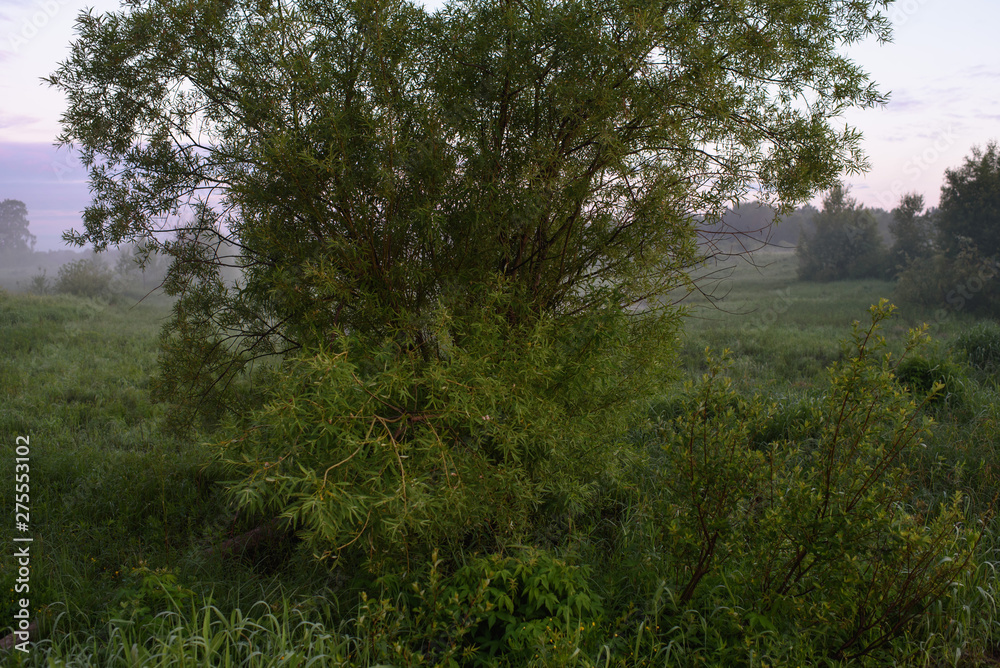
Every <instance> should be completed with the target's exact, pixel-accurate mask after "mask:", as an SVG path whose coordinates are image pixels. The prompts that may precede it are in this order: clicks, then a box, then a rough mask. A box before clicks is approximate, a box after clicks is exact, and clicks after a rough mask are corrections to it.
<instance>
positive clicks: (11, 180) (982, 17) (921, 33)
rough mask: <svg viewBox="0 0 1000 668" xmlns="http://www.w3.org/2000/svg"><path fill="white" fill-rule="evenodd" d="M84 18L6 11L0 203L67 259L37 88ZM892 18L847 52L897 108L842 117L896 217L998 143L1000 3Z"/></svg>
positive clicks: (65, 166)
mask: <svg viewBox="0 0 1000 668" xmlns="http://www.w3.org/2000/svg"><path fill="white" fill-rule="evenodd" d="M434 4H436V3H434ZM431 6H434V5H433V4H432V5H431ZM84 7H94V8H95V10H96V11H99V12H102V11H108V10H113V9H116V8H117V7H118V2H117V0H0V200H2V199H6V198H13V199H20V200H23V201H24V202H25V203H26V204H27V206H28V213H29V219H30V220H31V230H32V232H33V233H34V234H35V235H36V236H37V237H38V246H37V249H38V250H50V249H58V248H62V247H63V243H62V241H61V235H62V232H63V230H65V229H68V228H70V227H74V226H75V227H79V225H80V223H79V220H80V212H81V211H82V209H83V208H84V207H85V206H86V205H87V203H88V201H89V194H88V189H87V185H86V175H85V173H84V172H83V170H82V169H81V168H80V167H79V165H78V164H77V163H76V161H75V160H74V158H73V155H72V153H71V152H70V151H69V150H67V149H61V150H59V151H56V150H55V149H54V148H53V146H52V143H53V141H54V138H55V136H56V135H57V134H58V132H59V122H58V121H59V116H60V114H61V113H62V111H63V108H64V105H65V103H64V100H63V99H62V96H61V95H60V94H59V93H58V92H56V91H54V90H52V89H50V88H48V87H46V86H45V85H44V84H42V83H41V82H40V81H39V79H40V77H43V76H47V75H48V74H50V73H51V72H52V71H53V70H55V68H56V66H57V64H58V62H59V61H61V60H62V59H64V58H65V57H66V55H67V51H68V45H69V43H70V41H71V40H72V39H73V25H74V22H75V20H76V16H77V14H78V13H79V12H80V11H81V10H82V9H83V8H84ZM889 15H890V17H891V18H892V19H893V23H894V25H895V36H894V40H893V43H891V44H885V45H882V46H879V45H877V44H874V43H865V44H860V45H855V46H854V47H852V48H851V49H850V51H849V53H850V54H851V55H852V56H853V57H854V58H855V60H856V61H858V62H859V63H861V65H862V66H864V68H865V69H866V70H867V71H868V72H870V73H871V74H872V77H873V78H874V79H875V81H877V82H879V84H880V85H881V88H882V89H883V90H885V91H889V92H891V94H892V99H891V101H890V103H889V105H888V106H887V107H885V108H883V109H873V110H866V111H851V112H849V113H848V114H847V115H846V117H845V118H844V122H846V123H848V124H850V125H852V126H855V127H857V128H859V129H860V130H861V131H862V132H863V133H864V135H865V140H864V145H865V148H866V151H867V152H868V155H869V157H870V159H871V163H872V169H871V171H870V172H869V173H868V174H867V175H865V176H856V177H847V178H846V181H847V183H849V184H850V185H851V187H852V194H853V195H854V196H855V197H856V198H857V199H859V200H860V201H862V202H863V203H865V204H867V205H869V206H881V207H883V208H887V209H890V208H892V207H893V206H895V205H896V204H897V203H898V202H899V199H900V197H901V196H902V195H903V194H905V193H908V192H919V193H921V194H923V195H924V198H925V200H926V202H927V204H928V205H936V204H937V202H938V197H939V193H940V188H941V183H942V178H943V174H944V170H945V169H946V168H953V167H957V166H959V165H961V163H962V160H963V159H964V157H965V156H967V155H968V154H969V152H970V149H971V147H972V146H973V145H974V144H978V145H984V144H985V143H986V142H987V141H989V140H990V139H1000V58H998V55H1000V53H998V51H1000V50H998V48H997V42H996V37H995V32H996V29H997V27H998V26H1000V2H998V1H997V0H898V1H897V2H895V3H894V4H893V5H892V6H891V7H890V9H889Z"/></svg>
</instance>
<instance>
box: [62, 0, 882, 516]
mask: <svg viewBox="0 0 1000 668" xmlns="http://www.w3.org/2000/svg"><path fill="white" fill-rule="evenodd" d="M886 5H888V0H862V1H860V2H858V1H857V0H782V1H781V2H774V1H773V0H742V1H728V0H727V1H722V2H720V1H714V2H707V1H703V0H664V1H662V2H655V3H651V2H648V1H647V0H567V1H562V2H554V1H552V0H525V1H514V0H461V1H455V2H450V3H448V4H446V5H445V6H444V7H443V8H441V9H439V10H436V11H428V10H427V9H425V8H423V7H420V6H417V5H414V4H411V3H409V2H406V1H403V0H295V1H291V0H252V1H251V0H135V1H133V2H130V3H128V5H127V6H126V7H125V8H124V9H123V10H122V11H121V12H117V13H109V14H105V15H100V16H98V15H93V14H90V13H86V14H83V15H81V17H80V18H79V20H78V25H77V31H78V35H79V36H78V38H77V40H76V41H75V43H74V44H73V46H72V52H71V55H70V57H69V58H68V59H67V60H66V61H65V62H64V63H63V64H62V65H61V66H60V68H59V69H58V71H57V72H56V73H54V74H53V75H52V76H51V78H50V79H49V81H50V83H51V84H53V85H54V86H56V87H58V88H60V89H61V90H62V91H63V92H65V94H66V96H67V98H68V100H69V108H68V111H67V112H66V113H65V115H64V117H63V127H64V132H63V134H62V137H61V141H62V142H64V143H67V144H72V145H75V146H78V147H79V149H80V151H81V157H82V160H83V162H84V164H85V165H86V166H87V167H88V168H89V170H90V184H91V188H92V191H93V198H94V199H93V203H92V204H91V206H90V207H88V209H87V210H86V213H85V229H84V230H83V231H81V232H78V233H74V234H72V235H71V236H70V238H71V240H73V241H76V242H78V243H81V244H82V243H88V242H89V243H93V244H94V245H95V246H97V247H98V248H103V247H105V246H107V245H110V244H119V243H123V242H128V243H140V244H144V245H145V247H147V248H150V249H154V248H155V249H159V250H163V251H165V252H167V253H169V254H171V255H172V256H173V258H174V261H173V268H172V270H171V273H170V276H169V279H168V281H167V289H168V290H169V291H171V292H173V293H175V294H177V295H179V296H180V300H179V301H178V304H177V307H176V317H175V318H174V320H173V322H172V323H171V324H169V325H168V326H167V332H168V335H167V336H166V337H165V344H166V354H165V356H164V363H165V365H166V368H168V369H169V373H168V374H166V375H167V376H168V378H170V379H171V381H170V389H171V390H172V391H173V394H174V397H175V399H176V400H181V399H183V398H184V397H193V399H192V403H198V404H199V405H202V406H204V405H206V404H205V401H204V399H205V398H206V397H209V396H211V394H212V392H213V391H215V390H218V389H219V388H220V387H222V386H224V385H226V384H227V383H228V382H229V381H230V379H231V378H233V377H234V376H236V375H237V374H240V373H243V372H245V371H246V369H247V365H248V363H249V362H250V361H251V360H254V359H257V358H258V357H260V356H264V355H273V354H275V353H279V354H281V353H284V354H286V358H287V353H289V352H290V351H292V350H294V349H299V350H300V352H302V351H305V353H306V354H308V351H317V350H327V349H328V348H329V346H336V345H342V344H338V343H337V341H338V340H341V339H344V338H345V337H350V338H352V340H357V341H364V342H367V343H365V344H364V345H362V346H361V348H364V349H365V350H368V351H369V353H366V354H364V355H360V356H355V357H356V358H357V359H356V360H355V361H356V362H357V364H358V365H359V366H357V367H356V368H357V372H356V373H355V372H352V373H351V374H348V375H346V376H344V377H343V378H342V380H344V379H350V378H355V379H358V380H359V382H361V381H364V378H366V377H368V376H365V373H368V374H369V375H370V374H373V373H376V371H377V370H378V369H379V368H381V369H382V370H383V371H384V370H385V369H388V368H389V367H390V366H391V364H390V362H389V361H386V358H385V355H389V358H395V359H402V358H406V359H413V360H415V361H414V364H417V366H419V365H420V364H424V365H430V367H433V365H434V364H435V362H436V361H441V360H445V361H447V360H450V359H453V358H455V357H456V355H457V353H456V351H468V350H471V349H473V348H476V346H477V345H479V343H477V342H481V341H482V340H483V339H484V338H490V339H491V340H493V341H494V343H493V344H491V345H492V346H493V347H491V348H489V350H486V349H483V350H480V352H479V353H477V354H478V355H479V356H478V358H477V359H495V360H507V361H508V362H510V364H511V365H512V366H511V367H510V368H511V369H515V368H517V364H515V362H517V361H518V360H521V362H522V367H523V366H524V365H530V364H540V363H541V362H540V361H539V359H536V358H534V357H532V355H531V354H530V352H529V351H528V350H527V348H526V347H527V346H530V345H532V343H531V342H532V341H534V342H535V343H536V344H539V345H541V344H540V343H539V342H546V343H545V345H549V344H551V346H553V347H552V350H559V351H561V352H559V353H558V360H561V361H557V360H555V359H554V358H553V359H549V360H548V362H546V363H551V364H553V365H554V366H555V367H558V368H559V369H561V371H559V373H560V374H563V375H562V376H558V374H556V375H554V376H545V374H544V373H542V374H539V375H540V376H545V378H547V380H545V381H544V382H543V381H537V382H536V383H535V385H536V386H537V388H539V389H538V390H537V396H538V397H543V396H544V397H547V398H550V397H553V396H565V397H566V398H565V401H564V405H565V406H567V408H566V410H567V411H568V414H572V415H577V416H582V415H585V416H596V417H592V418H591V419H592V420H593V421H594V423H593V424H592V425H591V426H595V425H604V424H614V423H615V421H614V420H606V419H605V418H603V417H600V416H605V417H606V416H607V415H609V413H608V411H612V410H614V408H613V407H616V406H617V407H620V406H622V405H623V404H624V403H627V402H628V400H629V399H631V398H634V396H635V395H637V394H640V395H641V393H642V392H643V391H644V390H643V388H644V387H646V386H645V385H644V383H645V382H646V381H647V380H648V379H649V378H651V377H652V375H651V374H650V371H653V370H655V369H656V368H657V364H656V363H654V361H653V358H652V357H650V356H649V355H651V353H650V352H649V351H651V350H654V349H657V350H667V349H669V348H670V347H671V345H672V344H671V341H672V339H671V336H670V333H671V331H672V330H673V327H674V325H675V324H676V310H675V309H673V308H672V307H670V306H669V300H664V299H662V296H663V295H665V294H667V293H668V292H669V291H670V290H671V289H673V288H675V287H677V286H678V285H679V284H681V283H683V282H684V281H685V280H686V272H687V270H688V269H689V268H690V267H692V266H693V265H694V264H695V263H696V262H697V261H698V259H699V249H698V245H697V243H696V241H697V240H696V221H697V220H705V217H706V216H707V217H708V218H713V217H716V216H717V215H719V214H720V213H721V212H722V211H724V209H725V207H726V206H727V205H728V204H731V203H732V202H734V201H736V200H738V199H740V198H741V197H743V196H744V195H745V194H747V193H749V192H750V191H753V192H754V194H755V196H756V197H757V198H758V199H760V200H762V201H765V202H768V203H771V204H774V205H775V206H776V207H778V208H783V207H790V206H792V205H794V204H795V203H798V202H801V201H803V200H805V199H807V198H808V197H809V196H810V195H811V194H812V193H813V192H814V191H816V190H817V189H823V188H827V187H830V186H831V185H832V184H833V183H834V182H835V180H836V178H837V177H838V175H839V174H840V173H841V172H843V171H844V170H847V171H856V170H861V169H864V168H865V161H864V157H863V155H862V153H861V151H860V149H859V141H860V136H859V134H858V133H857V132H856V131H854V130H853V129H850V128H844V127H842V126H839V125H838V124H837V123H836V119H837V117H838V116H839V115H841V113H842V112H843V111H844V110H845V109H846V108H848V107H869V106H873V105H878V104H881V103H882V102H883V101H884V97H883V96H882V95H881V94H880V93H879V92H878V91H877V90H876V88H875V87H874V84H872V83H871V82H870V81H869V79H868V77H867V75H866V74H865V73H864V72H863V71H862V70H861V69H860V68H859V67H858V66H857V65H856V64H855V63H853V62H851V61H850V60H849V59H847V58H846V57H845V56H844V55H843V54H842V53H841V52H840V51H839V50H838V49H839V48H840V47H841V46H842V45H844V44H848V43H851V42H855V41H857V40H860V39H862V38H865V37H868V36H871V35H874V36H875V37H877V38H878V39H880V40H881V39H887V38H888V35H889V26H888V21H887V20H886V18H885V17H884V16H883V15H882V14H881V13H880V10H881V9H883V8H884V7H885V6H886ZM838 127H839V129H838ZM227 265H232V266H235V267H238V268H239V270H240V272H239V276H238V278H237V279H236V280H228V281H227V280H225V279H224V277H223V273H222V270H223V269H224V268H225V267H226V266H227ZM612 321H613V322H612ZM484 323H486V324H484ZM612 324H614V326H613V327H612V326H611V325H612ZM611 331H613V332H614V334H608V335H601V336H598V335H597V333H598V332H611ZM540 332H546V334H545V336H542V335H541V334H540ZM487 333H488V336H487ZM539 337H541V338H539ZM595 337H597V338H598V339H600V340H599V341H596V340H595ZM601 337H603V338H601ZM543 339H544V341H543ZM389 342H391V344H390V343H389ZM366 346H367V347H366ZM386 346H389V347H388V348H386ZM542 347H544V346H542ZM353 349H354V350H357V349H358V348H357V346H355V348H353ZM386 350H390V351H391V352H390V353H386V352H385V351H386ZM490 351H492V352H490ZM511 351H520V352H517V353H516V354H515V353H512V352H511ZM508 354H512V355H514V357H510V358H508V357H505V355H508ZM491 356H492V357H491ZM644 356H645V357H644ZM334 358H337V357H336V355H334ZM331 359H332V358H331ZM337 359H340V358H337ZM376 359H378V360H381V361H380V362H378V363H375V362H373V360H376ZM331 363H332V362H331ZM504 363H506V362H504ZM366 365H367V366H366ZM379 365H381V367H380V366H379ZM500 366H502V364H501V362H500V361H497V368H499V367H500ZM430 367H428V368H430ZM570 368H577V369H578V374H577V376H574V377H577V378H578V379H582V378H584V377H585V376H586V375H587V374H589V375H590V377H592V379H591V380H589V381H587V382H589V383H590V385H587V384H586V383H583V385H579V386H574V385H573V384H572V383H569V382H568V381H567V380H566V378H565V374H568V373H569V371H568V369H570ZM592 369H619V370H622V371H620V373H617V374H613V375H615V378H617V380H616V381H613V380H611V379H609V378H607V377H604V378H603V379H599V378H596V377H595V376H596V374H597V371H591V370H592ZM366 370H367V371H366ZM522 371H523V372H524V379H523V383H522V384H520V385H519V384H518V383H517V382H515V381H511V382H510V383H508V384H507V385H505V387H507V390H506V391H508V392H509V391H512V387H517V388H518V389H517V391H521V389H522V388H523V387H524V385H525V384H527V385H529V386H530V385H531V383H532V381H530V378H531V377H533V376H532V372H530V370H529V371H524V369H521V371H517V372H516V373H521V372H522ZM421 373H424V376H426V375H427V373H429V372H426V369H425V371H424V372H421ZM483 373H486V374H488V373H489V372H488V371H483ZM511 373H512V374H515V375H516V373H515V371H511ZM553 373H554V372H553ZM574 373H576V372H574ZM418 375H419V374H418ZM556 376H558V377H556ZM415 377H416V376H414V378H415ZM478 377H480V378H481V377H483V376H478ZM411 380H412V379H411ZM581 382H583V381H581ZM570 386H573V387H576V388H577V389H576V390H573V391H570V390H568V389H566V388H568V387H570ZM585 387H586V388H589V389H582V388H585ZM213 388H214V389H213ZM503 391H505V390H503V388H502V387H499V386H498V387H496V388H494V391H493V392H494V394H493V395H491V396H493V399H491V401H492V400H496V401H499V399H496V396H495V393H496V392H503ZM525 391H527V390H525ZM400 393H401V394H400V396H401V397H403V398H401V399H400V400H399V401H398V402H396V403H393V402H388V401H386V402H385V404H386V405H384V406H380V407H378V406H376V407H373V408H372V410H373V411H376V412H378V411H382V413H383V414H382V415H381V418H380V419H383V420H384V421H385V422H386V424H388V423H389V422H392V424H393V425H397V426H395V427H392V428H390V427H388V426H386V425H383V426H384V427H385V429H382V428H379V429H376V430H375V432H374V433H376V436H371V433H373V432H371V431H370V430H369V431H368V432H366V433H368V434H369V436H371V438H382V437H385V438H388V439H389V440H391V441H392V442H396V441H400V442H406V441H407V439H411V438H416V436H415V434H416V433H417V426H418V425H428V423H430V422H432V420H430V419H429V418H428V416H429V415H437V414H439V412H440V410H441V409H440V406H439V404H438V403H436V402H439V400H440V397H437V398H436V397H435V396H434V395H433V393H432V392H431V390H427V392H417V391H412V390H408V391H403V390H400ZM560 393H562V394H560ZM378 396H381V395H378ZM500 403H501V404H502V403H503V402H500ZM529 403H530V402H529ZM376 404H378V402H376ZM404 404H405V405H404ZM504 406H506V407H504ZM518 410H519V409H515V408H514V407H512V406H510V405H506V404H504V405H503V406H501V407H500V408H498V409H497V411H499V412H497V411H495V412H494V415H493V417H494V418H495V419H494V420H493V422H494V423H496V422H498V420H499V422H501V423H504V424H507V425H508V426H509V425H510V424H513V420H512V419H511V418H510V416H511V415H513V414H514V413H517V411H518ZM436 411H437V412H436ZM487 413H488V412H487V410H486V409H485V408H484V409H483V413H482V414H481V415H480V416H478V417H477V419H480V418H486V417H489V415H488V414H487ZM498 415H499V416H501V417H500V418H499V419H497V416H498ZM403 418H405V419H403ZM401 419H402V420H403V421H402V424H403V425H410V427H412V428H408V429H401V428H400V427H399V425H400V424H401V423H400V422H399V421H400V420H401ZM530 422H531V421H530V420H527V419H526V423H530ZM481 424H482V422H480V426H481ZM532 424H533V423H532ZM428 428H430V427H428ZM470 429H472V428H471V427H470ZM453 431H455V434H458V435H456V436H454V439H456V440H454V441H453V443H468V442H469V437H468V433H467V432H469V430H465V431H463V430H458V429H456V430H453ZM473 431H474V430H473ZM383 432H384V433H383ZM459 432H462V433H461V434H459ZM557 432H559V430H557V429H556V430H553V431H552V433H557ZM546 433H549V432H546ZM580 433H586V430H585V429H584V430H582V431H581V432H580ZM595 433H600V430H597V432H590V434H591V436H593V435H594V434H595ZM377 434H383V436H377ZM463 434H464V435H463ZM442 438H444V437H443V436H442ZM512 438H513V436H512ZM445 440H447V439H445ZM473 440H475V439H473ZM515 440H516V439H515ZM528 440H530V439H528ZM524 447H528V446H527V445H525V446H524ZM542 449H543V450H544V449H545V448H542ZM546 451H548V450H546ZM505 453H506V454H504V455H503V457H501V456H500V455H497V454H495V453H494V455H491V456H493V457H494V459H496V458H499V459H504V458H505V457H506V458H510V457H514V458H515V459H517V460H518V461H527V460H528V459H530V460H531V461H537V460H544V459H546V458H545V457H542V456H539V457H537V458H529V457H527V456H526V455H524V453H523V452H522V453H521V454H519V455H518V454H516V453H515V454H512V453H511V452H508V451H505ZM334 457H335V455H330V459H331V460H333V461H339V460H335V459H333V458H334ZM320 459H322V458H320ZM505 461H506V460H505ZM318 463H319V460H317V465H318ZM401 466H402V465H401ZM532 475H534V474H532ZM539 475H540V474H539ZM359 524H360V521H359Z"/></svg>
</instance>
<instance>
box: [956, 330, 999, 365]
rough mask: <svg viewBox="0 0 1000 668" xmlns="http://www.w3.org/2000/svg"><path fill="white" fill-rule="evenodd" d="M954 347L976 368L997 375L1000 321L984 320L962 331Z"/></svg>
mask: <svg viewBox="0 0 1000 668" xmlns="http://www.w3.org/2000/svg"><path fill="white" fill-rule="evenodd" d="M954 348H955V350H956V351H958V352H960V353H961V354H962V355H963V356H964V358H965V360H966V361H967V362H968V363H969V364H970V365H971V366H973V367H974V368H976V369H978V370H980V371H982V372H984V373H987V374H991V375H994V376H996V374H997V373H998V372H1000V323H997V322H996V321H995V320H984V321H983V322H980V323H977V324H976V325H974V326H972V327H969V328H968V329H966V330H964V331H962V333H960V334H959V335H958V337H957V338H956V340H955V343H954Z"/></svg>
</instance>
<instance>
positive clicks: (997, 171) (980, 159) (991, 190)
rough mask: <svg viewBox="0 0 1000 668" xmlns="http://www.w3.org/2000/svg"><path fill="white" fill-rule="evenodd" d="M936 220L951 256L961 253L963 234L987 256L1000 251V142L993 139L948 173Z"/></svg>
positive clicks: (973, 149) (942, 187)
mask: <svg viewBox="0 0 1000 668" xmlns="http://www.w3.org/2000/svg"><path fill="white" fill-rule="evenodd" d="M944 180H945V182H944V185H943V186H941V204H940V208H939V209H938V211H937V216H936V219H935V224H936V226H937V229H938V237H939V238H938V242H939V244H940V246H941V248H942V250H943V251H944V252H945V253H946V254H947V255H949V256H956V255H958V253H959V251H960V250H961V248H962V243H963V238H964V239H965V240H967V242H971V243H972V245H973V246H974V247H975V248H976V249H977V250H978V252H979V253H981V254H983V255H987V256H995V255H996V254H998V253H1000V146H997V143H996V142H995V141H994V142H990V143H988V144H987V145H986V148H985V149H982V148H979V147H973V148H972V154H971V155H970V156H969V157H967V158H966V159H965V163H964V164H963V165H962V166H961V167H958V168H955V169H949V170H946V171H945V174H944Z"/></svg>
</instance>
